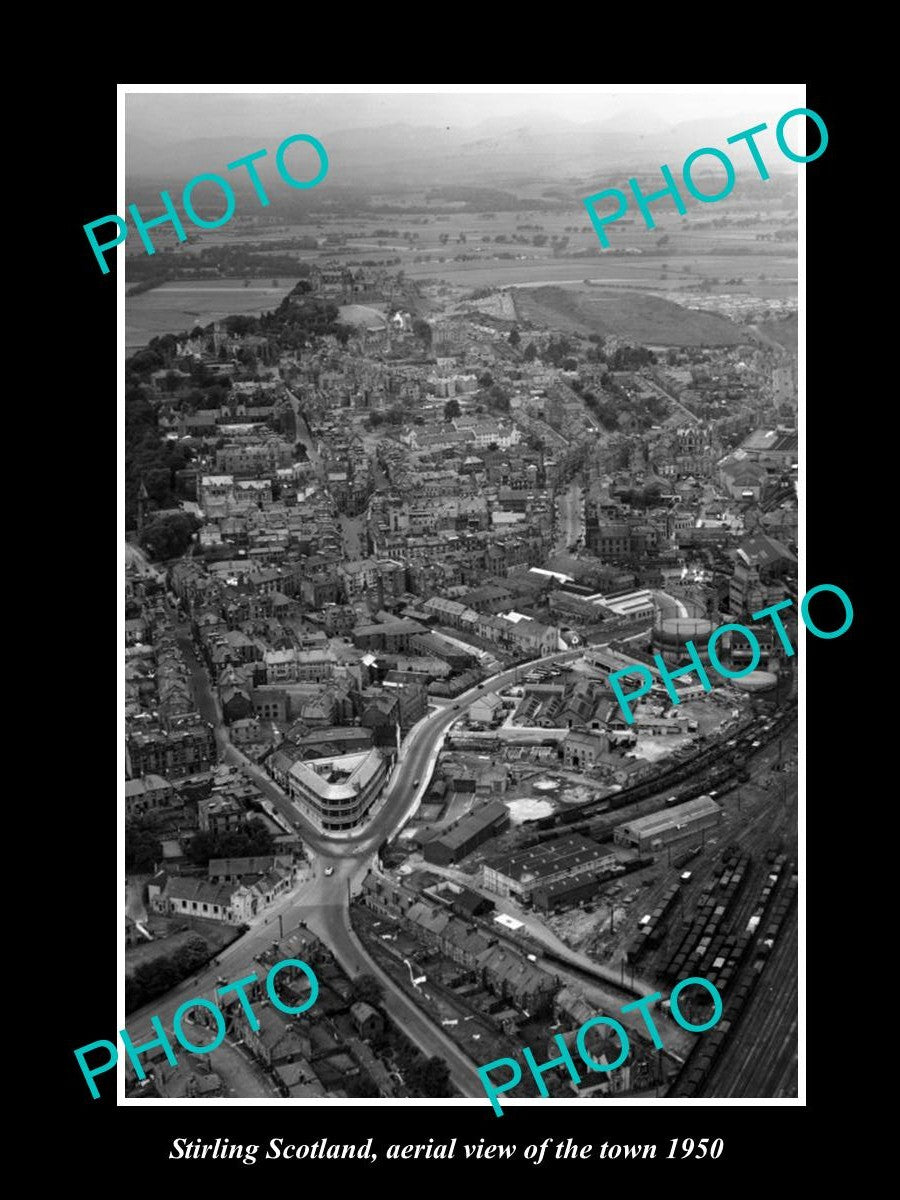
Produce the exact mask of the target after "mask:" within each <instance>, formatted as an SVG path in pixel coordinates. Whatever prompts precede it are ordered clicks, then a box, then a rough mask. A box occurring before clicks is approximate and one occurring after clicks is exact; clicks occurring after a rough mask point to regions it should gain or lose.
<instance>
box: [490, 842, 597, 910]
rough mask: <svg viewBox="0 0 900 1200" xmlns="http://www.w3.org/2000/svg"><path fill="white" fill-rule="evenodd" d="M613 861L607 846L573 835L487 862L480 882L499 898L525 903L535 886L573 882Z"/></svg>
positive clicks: (529, 898)
mask: <svg viewBox="0 0 900 1200" xmlns="http://www.w3.org/2000/svg"><path fill="white" fill-rule="evenodd" d="M615 861H616V856H615V854H613V853H611V852H610V850H609V847H608V846H600V845H598V844H597V842H593V841H591V839H590V838H586V837H582V835H581V834H579V833H576V834H572V835H571V836H570V837H562V838H557V839H556V840H555V841H552V842H547V843H545V844H544V845H541V846H531V847H529V848H528V849H527V850H516V851H514V852H513V853H512V854H503V855H499V856H497V857H496V858H491V859H488V861H487V862H486V863H485V864H484V867H483V883H484V886H485V887H486V888H487V889H488V891H490V892H496V893H497V895H498V896H515V897H516V898H517V899H519V900H522V901H525V902H528V901H529V900H531V897H532V892H533V891H534V890H535V888H537V887H538V886H546V885H548V884H552V883H556V882H558V881H559V880H562V879H573V878H575V877H576V876H579V875H583V874H584V873H585V872H588V871H592V870H595V869H599V868H605V867H609V866H613V865H614V864H615Z"/></svg>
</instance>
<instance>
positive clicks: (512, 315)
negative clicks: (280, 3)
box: [91, 85, 816, 1119]
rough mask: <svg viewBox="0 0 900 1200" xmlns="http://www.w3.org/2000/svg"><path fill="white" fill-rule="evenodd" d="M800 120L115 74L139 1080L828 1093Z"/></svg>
mask: <svg viewBox="0 0 900 1200" xmlns="http://www.w3.org/2000/svg"><path fill="white" fill-rule="evenodd" d="M766 86H768V85H766ZM672 87H673V88H676V85H672ZM710 87H711V88H712V85H710ZM798 103H799V104H802V103H803V97H802V93H801V97H800V100H799V101H797V99H796V96H795V95H794V94H793V93H792V92H791V91H790V89H789V88H787V87H786V88H785V89H784V92H783V94H779V93H778V92H777V90H770V91H766V90H764V89H763V90H761V91H760V92H759V94H754V93H753V91H752V88H748V90H747V92H746V94H740V93H739V92H735V91H733V90H724V89H723V91H722V93H721V95H716V94H714V89H712V91H711V92H710V93H707V94H700V93H689V92H685V94H684V95H680V94H677V88H676V94H666V95H661V94H655V93H653V92H647V93H646V94H645V93H642V92H640V91H638V90H635V91H631V92H622V93H621V94H620V93H617V92H614V91H610V92H609V94H606V95H602V94H577V93H574V94H572V93H565V92H563V91H562V90H561V91H560V92H559V94H556V93H554V92H552V91H547V92H543V93H539V94H514V93H512V92H510V93H508V94H507V93H502V92H497V93H486V94H480V93H451V92H447V93H442V92H431V93H426V94H418V93H412V92H406V93H404V92H397V93H372V92H369V93H363V92H360V93H341V92H327V91H322V92H311V91H307V92H290V91H285V90H281V91H273V92H271V93H267V92H262V91H260V92H258V93H257V92H253V91H250V90H244V91H242V92H235V93H227V92H223V93H221V94H218V93H216V94H211V93H209V92H207V93H202V92H197V93H188V92H176V91H172V90H170V91H168V92H162V91H159V92H153V91H149V90H148V91H145V92H143V93H136V94H130V93H129V94H128V95H126V96H125V98H124V119H125V125H124V128H125V200H126V203H127V204H128V205H129V206H130V207H129V212H130V216H129V217H128V235H127V238H126V239H125V244H124V247H122V248H121V249H120V251H119V253H120V254H121V255H122V257H121V258H120V260H119V263H118V269H119V272H120V274H121V272H122V271H123V270H124V291H125V309H124V338H125V361H124V380H123V381H122V382H123V395H124V459H125V476H124V525H125V530H124V533H125V541H124V564H123V568H122V577H123V578H124V598H123V603H124V647H123V656H124V713H123V714H122V720H123V735H124V785H123V790H124V800H120V821H121V822H122V824H123V825H124V863H123V864H122V870H123V872H124V875H123V876H122V877H120V882H119V886H120V888H121V889H122V890H121V892H120V895H121V896H122V906H123V908H124V930H123V942H124V945H123V946H122V947H120V961H121V962H122V964H123V966H122V973H123V976H124V979H123V982H124V1021H125V1026H126V1028H127V1031H128V1035H129V1037H130V1040H131V1043H132V1049H134V1048H138V1047H140V1046H142V1045H143V1044H145V1043H147V1042H149V1041H151V1039H153V1038H156V1039H157V1040H156V1044H155V1045H154V1046H152V1048H148V1049H145V1050H144V1051H143V1052H141V1053H138V1052H137V1050H134V1052H133V1053H129V1054H127V1055H126V1054H125V1052H124V1051H122V1054H123V1057H124V1058H125V1059H126V1062H125V1073H124V1097H125V1098H126V1100H127V1101H130V1100H135V1101H136V1100H156V1101H160V1100H163V1101H164V1100H171V1099H178V1100H184V1099H195V1100H214V1099H222V1098H225V1099H229V1098H230V1099H245V1098H246V1099H253V1098H257V1099H268V1100H272V1101H277V1100H279V1099H281V1100H285V1101H290V1100H292V1099H308V1100H309V1099H317V1098H320V1099H322V1100H323V1101H324V1100H328V1099H333V1100H338V1101H344V1102H346V1100H347V1099H348V1098H349V1099H360V1098H370V1099H371V1101H372V1103H373V1104H374V1103H377V1101H378V1100H379V1099H393V1100H407V1099H408V1100H417V1099H422V1098H446V1099H447V1100H453V1099H459V1098H468V1099H478V1100H480V1101H481V1102H482V1103H483V1104H484V1105H485V1106H486V1107H487V1111H488V1115H490V1104H491V1103H492V1102H493V1100H492V1099H489V1095H490V1090H489V1088H487V1086H486V1084H487V1082H490V1083H492V1084H493V1087H494V1088H497V1089H499V1090H503V1089H504V1088H505V1087H507V1086H508V1090H505V1091H504V1092H503V1097H502V1102H503V1103H504V1104H505V1103H506V1102H507V1099H508V1101H509V1102H514V1101H515V1099H516V1098H517V1097H522V1098H529V1097H530V1098H537V1097H544V1098H547V1099H548V1100H553V1099H569V1100H571V1099H573V1098H576V1097H585V1098H589V1099H591V1100H608V1101H609V1102H611V1103H612V1102H614V1101H616V1100H619V1099H623V1098H624V1099H628V1098H637V1099H650V1100H655V1099H656V1098H658V1099H659V1100H661V1101H663V1100H666V1099H668V1100H676V1099H685V1098H689V1099H716V1098H721V1099H734V1100H749V1099H771V1100H782V1099H788V1098H796V1097H797V1096H798V1093H799V1086H800V1085H799V1082H798V988H799V978H800V974H799V951H798V934H799V932H800V931H799V930H798V885H799V880H798V862H799V859H800V854H801V852H802V847H801V845H800V844H798V801H799V799H800V797H799V786H798V716H797V714H798V699H799V696H798V659H799V657H800V653H801V652H799V651H798V652H793V650H791V652H787V650H786V642H788V643H789V644H792V646H797V644H798V641H799V640H800V639H799V634H798V628H797V627H798V622H799V623H800V625H801V628H802V621H800V600H801V597H802V591H801V592H800V594H798V574H799V571H798V556H799V554H800V548H799V542H800V538H801V535H800V531H799V530H798V472H799V469H800V464H799V462H798V416H799V413H798V394H799V380H798V229H799V220H798V218H799V204H798V190H799V186H800V185H799V175H800V172H802V171H803V169H804V168H803V166H802V165H801V166H798V160H796V159H795V160H793V161H792V159H791V158H790V157H789V156H787V153H786V152H783V151H782V149H780V148H779V147H780V146H781V141H782V132H781V127H780V126H778V122H779V118H780V117H781V116H782V114H784V113H786V112H787V111H788V110H790V109H796V107H797V104H798ZM761 125H765V128H764V131H763V132H759V133H757V134H756V145H757V146H758V152H759V154H761V156H762V158H763V159H764V160H765V164H766V167H767V170H766V171H764V172H763V171H760V170H759V169H758V166H757V165H756V162H755V157H754V155H752V154H751V153H750V152H749V149H748V143H747V142H746V141H744V142H740V143H735V142H734V141H733V140H732V141H731V143H729V139H733V135H735V134H737V133H740V132H741V131H746V130H748V129H753V128H754V127H757V126H761ZM776 126H778V130H779V131H778V137H777V139H776V134H775V131H776ZM298 134H304V135H311V136H310V137H307V138H306V139H305V140H302V139H297V138H296V135H298ZM784 136H786V137H787V138H788V140H789V141H790V140H791V138H792V137H794V136H795V135H792V133H791V128H790V127H788V128H787V131H786V134H785V135H784ZM796 136H797V137H799V134H797V135H796ZM806 136H807V138H808V139H810V141H811V144H812V145H813V146H814V145H815V137H816V134H815V128H814V127H813V126H811V132H810V131H808V132H807V134H806ZM292 139H293V141H292ZM285 143H290V145H289V147H288V148H285ZM698 147H718V148H719V149H720V150H727V151H728V154H729V155H730V156H731V160H732V161H733V163H734V172H735V182H734V186H733V187H732V188H731V189H730V190H728V189H727V188H723V173H722V166H721V162H720V161H719V160H717V159H716V158H715V157H713V156H708V157H707V158H706V159H705V160H701V161H697V162H696V163H694V164H693V176H692V180H693V185H690V186H689V184H688V183H685V182H684V180H688V181H690V179H691V177H690V176H689V173H688V171H687V169H686V170H685V172H684V174H682V164H683V163H684V162H685V160H687V159H688V156H690V155H691V154H692V153H693V152H695V151H697V148H698ZM263 148H265V153H264V154H263V153H259V152H260V151H262V150H263ZM236 164H239V165H236ZM661 164H668V165H669V167H671V172H672V177H673V178H674V179H675V180H676V181H677V189H678V190H677V192H676V193H675V194H674V195H673V192H672V191H671V190H670V191H668V193H667V194H663V193H664V192H665V191H666V189H667V177H666V174H665V172H662V173H661ZM317 172H318V176H319V177H317V178H316V179H315V180H313V177H314V176H316V173H317ZM198 176H202V177H203V178H201V179H200V180H199V181H198V182H196V183H195V184H194V186H193V188H192V189H187V188H185V185H186V184H188V182H189V181H195V180H196V177H198ZM220 177H225V178H226V179H227V181H228V184H229V185H230V190H231V191H232V192H233V195H232V197H231V200H233V206H232V203H231V200H229V189H228V188H226V189H223V188H222V187H221V185H219V184H217V183H216V179H217V178H220ZM298 180H302V181H306V182H301V183H298V182H297V181H298ZM311 180H312V182H310V181H311ZM629 181H630V182H629ZM694 185H695V186H694ZM673 187H674V185H673ZM695 187H696V190H695ZM603 189H619V190H620V193H621V194H622V196H623V200H624V198H625V195H626V194H627V196H628V198H629V201H630V203H629V204H628V206H627V208H626V207H625V206H624V205H623V209H622V213H623V215H621V216H619V217H617V218H616V219H615V220H610V222H609V223H607V224H605V225H604V226H603V230H604V231H605V236H606V238H607V239H608V242H609V245H608V246H607V245H604V244H603V239H601V238H600V237H598V229H597V227H596V225H595V223H594V221H593V220H592V218H591V216H590V215H589V212H588V210H587V208H586V205H585V203H584V200H585V198H586V197H591V196H594V195H596V194H597V193H598V192H601V191H602V190H603ZM223 191H224V196H225V201H226V202H227V205H228V207H229V208H232V209H233V211H232V212H230V213H229V214H228V217H227V219H225V218H223V214H222V209H223ZM698 192H700V193H701V195H702V194H704V193H705V195H706V199H705V200H703V199H698V197H697V193H698ZM719 192H722V193H723V195H722V198H721V199H718V198H715V196H716V193H719ZM725 192H727V194H724V193H725ZM162 193H167V195H168V196H169V197H171V199H170V201H169V202H168V203H169V204H170V205H172V206H174V211H175V212H176V217H175V219H173V217H172V211H173V210H172V209H171V208H167V207H166V204H165V201H164V199H162V198H161V194H162ZM711 196H712V197H713V198H715V202H714V203H710V202H709V199H710V197H711ZM263 198H264V199H263ZM601 207H602V206H601ZM609 209H610V205H609V202H607V204H606V209H605V212H606V214H607V215H608V214H609ZM682 210H684V211H682ZM647 212H649V213H650V214H652V215H651V219H650V220H649V221H648V219H647V216H646V213H647ZM124 215H125V214H124V211H123V216H124ZM195 217H196V218H198V219H195ZM156 218H161V219H160V220H159V221H158V223H155V224H154V220H155V219H156ZM179 218H180V219H179ZM189 218H190V219H189ZM111 219H112V218H110V220H111ZM101 234H102V235H103V236H104V237H110V236H111V235H110V233H109V230H108V229H107V230H105V231H104V230H102V229H98V233H97V236H98V238H99V237H100V236H101ZM151 249H152V251H153V252H152V253H151V252H150V251H151ZM120 283H121V280H120ZM800 578H802V576H800ZM773 613H775V616H774V617H773V615H772V614H773ZM776 617H777V619H776ZM804 619H805V618H804ZM723 626H724V627H725V628H724V629H722V627H723ZM736 626H737V627H739V628H736ZM745 631H746V632H745ZM278 964H283V965H281V966H278ZM298 964H299V965H298ZM304 964H305V969H304ZM276 967H277V968H278V969H277V971H275V970H273V968H276ZM276 975H277V980H276V979H275V976H276ZM684 980H690V981H691V982H690V983H688V984H687V985H686V986H685V987H684V989H679V988H678V985H679V984H680V983H681V982H682V981H684ZM698 980H699V981H701V982H697V981H698ZM703 981H705V982H703ZM670 996H671V999H670V998H669V997H670ZM645 997H650V1000H648V1001H647V1003H646V1005H640V1006H639V1005H638V1004H635V1002H640V1001H641V1000H642V998H645ZM197 1001H200V1003H197ZM192 1005H193V1006H192ZM629 1005H630V1006H631V1008H630V1009H629V1008H628V1006H629ZM623 1008H624V1009H626V1010H627V1011H624V1012H623V1011H622V1010H623ZM600 1016H605V1017H608V1018H614V1020H612V1021H611V1022H609V1023H606V1024H601V1023H596V1022H595V1023H594V1024H593V1027H592V1028H591V1031H590V1036H589V1038H588V1041H587V1043H586V1046H587V1048H586V1049H585V1042H584V1035H583V1034H582V1033H580V1032H579V1031H580V1030H581V1028H582V1027H583V1026H585V1024H588V1025H590V1024H591V1022H592V1021H593V1020H594V1019H595V1018H597V1017H600ZM156 1018H158V1022H157V1021H156V1020H155V1019H156ZM651 1018H652V1019H651ZM158 1024H161V1026H162V1028H163V1029H164V1030H165V1031H166V1032H167V1035H168V1038H169V1042H170V1044H167V1043H166V1041H165V1039H161V1038H160V1037H159V1032H158ZM617 1025H618V1028H619V1030H621V1031H622V1032H621V1033H619V1032H617V1029H616V1027H617ZM700 1031H702V1032H700ZM625 1034H627V1037H626V1036H624V1035H625ZM176 1035H177V1039H176ZM211 1039H215V1042H216V1044H215V1048H214V1049H212V1050H208V1049H206V1048H207V1046H208V1044H209V1043H210V1041H211ZM191 1044H194V1045H195V1046H198V1047H202V1048H203V1049H201V1052H191V1051H190V1050H189V1049H187V1048H186V1047H187V1046H189V1045H191ZM524 1047H529V1048H530V1057H529V1056H528V1055H526V1056H525V1058H523V1048H524ZM127 1048H128V1046H127V1044H126V1049H127ZM203 1050H206V1052H203ZM586 1055H587V1056H589V1057H587V1058H586ZM526 1060H527V1061H526ZM533 1060H536V1061H537V1063H538V1064H545V1063H547V1062H548V1061H549V1060H559V1065H557V1066H555V1067H552V1068H547V1069H544V1070H543V1071H542V1072H540V1071H537V1069H536V1068H532V1069H529V1066H528V1062H530V1061H533ZM501 1062H502V1063H503V1064H504V1065H503V1066H499V1065H497V1064H499V1063H501ZM591 1062H593V1063H594V1064H597V1065H595V1066H592V1065H591ZM572 1063H574V1064H575V1066H574V1067H573V1066H570V1065H569V1064H572ZM586 1064H587V1065H586ZM486 1066H489V1067H490V1068H491V1070H490V1073H489V1074H487V1073H485V1072H484V1071H483V1068H485V1067H486ZM575 1067H577V1073H576V1070H575ZM480 1068H481V1069H482V1070H481V1071H480V1070H479V1069H480ZM513 1068H515V1073H517V1074H518V1078H514V1081H513V1080H511V1078H510V1076H511V1074H512V1073H513ZM519 1068H521V1071H519ZM108 1078H109V1079H110V1080H112V1076H109V1077H108ZM91 1086H92V1087H93V1083H91ZM495 1111H496V1105H495ZM491 1119H493V1118H491Z"/></svg>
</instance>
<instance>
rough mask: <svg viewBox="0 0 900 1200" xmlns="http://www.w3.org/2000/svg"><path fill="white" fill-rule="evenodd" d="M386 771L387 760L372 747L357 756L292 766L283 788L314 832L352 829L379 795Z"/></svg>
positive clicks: (385, 777) (313, 761) (350, 755)
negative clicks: (312, 826)
mask: <svg viewBox="0 0 900 1200" xmlns="http://www.w3.org/2000/svg"><path fill="white" fill-rule="evenodd" d="M387 771H388V764H387V760H386V759H385V758H383V757H382V755H381V753H380V752H379V751H378V750H377V749H375V748H374V747H373V749H371V750H366V751H364V752H362V753H360V754H341V755H336V756H334V757H331V758H317V759H310V760H307V761H300V762H295V763H294V764H293V766H292V767H291V768H290V769H289V771H288V773H287V787H288V791H289V793H290V796H291V799H292V800H293V801H294V803H295V804H296V805H297V807H298V808H299V809H300V811H301V812H302V813H303V815H304V816H305V817H307V818H308V819H309V820H310V821H312V822H313V824H314V825H315V826H316V828H317V829H319V830H321V831H323V832H324V831H325V830H340V829H353V828H355V826H357V825H359V824H361V822H362V821H363V820H364V819H365V817H366V815H367V813H368V812H369V809H370V808H371V807H372V805H373V804H374V803H375V800H376V799H377V798H378V796H379V795H380V794H381V789H382V788H383V787H384V784H385V781H386V780H387Z"/></svg>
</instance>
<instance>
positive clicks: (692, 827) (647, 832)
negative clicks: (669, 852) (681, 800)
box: [613, 796, 722, 854]
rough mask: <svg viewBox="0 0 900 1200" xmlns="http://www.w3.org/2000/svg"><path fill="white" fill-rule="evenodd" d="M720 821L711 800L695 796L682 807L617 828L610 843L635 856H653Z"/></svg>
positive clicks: (650, 815) (717, 809) (669, 809)
mask: <svg viewBox="0 0 900 1200" xmlns="http://www.w3.org/2000/svg"><path fill="white" fill-rule="evenodd" d="M721 820H722V810H721V808H720V807H719V806H718V804H716V802H715V800H712V799H711V798H710V797H709V796H698V797H697V799H696V800H688V802H687V803H686V804H676V805H675V806H674V807H672V808H665V809H663V810H662V812H657V813H650V814H649V815H648V816H646V817H638V818H637V819H636V820H634V821H626V822H625V824H624V825H618V826H617V827H616V828H615V829H614V830H613V840H614V841H615V842H616V843H617V844H618V845H620V846H634V847H635V848H636V849H637V851H638V853H639V854H647V853H653V852H655V851H658V850H661V849H662V848H663V847H664V846H668V845H671V843H673V842H680V841H683V840H684V839H685V838H689V837H693V836H695V835H697V834H700V833H701V832H702V831H703V830H705V829H712V828H713V827H714V826H715V825H718V824H719V822H720V821H721Z"/></svg>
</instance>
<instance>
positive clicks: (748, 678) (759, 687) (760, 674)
mask: <svg viewBox="0 0 900 1200" xmlns="http://www.w3.org/2000/svg"><path fill="white" fill-rule="evenodd" d="M730 682H731V683H732V685H733V686H734V687H736V688H740V689H741V690H742V691H744V692H767V691H768V690H769V688H773V687H774V686H775V684H776V683H777V682H778V676H777V675H773V674H772V672H771V671H751V672H750V674H749V675H745V676H744V678H743V679H732V680H731V681H730Z"/></svg>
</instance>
